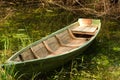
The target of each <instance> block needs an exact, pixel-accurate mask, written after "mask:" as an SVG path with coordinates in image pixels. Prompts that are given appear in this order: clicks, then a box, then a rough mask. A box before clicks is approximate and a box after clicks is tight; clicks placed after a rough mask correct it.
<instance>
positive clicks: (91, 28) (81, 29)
mask: <svg viewBox="0 0 120 80" xmlns="http://www.w3.org/2000/svg"><path fill="white" fill-rule="evenodd" d="M96 29H97V26H79V27H76V28H74V29H72V31H73V32H74V31H75V32H88V33H93V32H95V31H96Z"/></svg>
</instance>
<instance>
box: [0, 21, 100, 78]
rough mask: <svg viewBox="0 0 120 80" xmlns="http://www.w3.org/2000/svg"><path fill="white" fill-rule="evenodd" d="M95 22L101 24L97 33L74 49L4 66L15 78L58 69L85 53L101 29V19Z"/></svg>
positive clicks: (8, 63) (9, 62) (28, 76)
mask: <svg viewBox="0 0 120 80" xmlns="http://www.w3.org/2000/svg"><path fill="white" fill-rule="evenodd" d="M94 22H95V24H99V25H98V31H97V32H96V34H95V35H94V36H93V37H92V38H91V39H90V40H89V41H88V42H86V43H85V44H84V45H82V46H80V47H78V48H75V49H73V50H70V51H69V52H67V53H64V54H60V55H56V56H53V57H47V58H41V59H33V60H28V61H23V62H12V61H9V60H8V62H7V63H6V64H3V66H2V67H3V68H4V69H5V70H6V71H7V72H8V73H9V74H11V75H12V76H14V77H15V78H26V79H27V78H31V77H32V76H34V75H39V74H41V73H45V72H48V71H53V70H54V69H56V68H57V67H59V66H61V65H63V64H65V63H67V62H68V61H70V60H72V59H73V58H75V57H77V56H79V55H80V54H81V53H83V51H85V49H86V48H87V47H89V46H90V44H91V43H92V41H93V40H94V39H95V38H96V36H97V35H98V33H99V31H100V26H101V24H100V20H96V21H94ZM75 24H76V22H75V23H73V24H71V25H69V26H67V27H65V28H63V29H61V30H59V31H56V32H54V33H53V34H51V35H49V36H47V37H45V38H44V39H42V40H39V41H37V42H35V43H33V44H31V45H29V46H28V47H26V48H29V47H31V46H33V45H34V44H37V43H38V42H41V41H43V40H45V39H47V38H49V37H51V36H53V35H54V34H56V33H60V32H61V31H62V30H65V29H66V28H69V27H71V26H73V25H75ZM21 51H24V49H22V50H21ZM21 51H19V52H18V53H16V54H15V55H13V56H12V58H13V57H14V56H17V54H19V53H20V52H21Z"/></svg>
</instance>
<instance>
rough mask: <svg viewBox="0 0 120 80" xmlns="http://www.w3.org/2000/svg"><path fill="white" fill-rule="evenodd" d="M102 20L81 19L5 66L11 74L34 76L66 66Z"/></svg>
mask: <svg viewBox="0 0 120 80" xmlns="http://www.w3.org/2000/svg"><path fill="white" fill-rule="evenodd" d="M100 26H101V23H100V20H99V19H82V18H81V19H79V20H78V21H77V22H75V23H73V24H71V25H69V26H67V27H64V28H62V29H60V30H58V31H56V32H54V33H52V34H50V35H48V36H47V37H44V38H43V39H41V40H38V41H36V42H34V43H32V44H30V45H28V46H27V47H26V48H24V49H22V50H20V51H18V52H17V53H15V54H14V55H13V56H11V57H10V58H9V59H8V61H7V62H6V64H4V65H3V67H4V68H5V69H6V71H7V72H8V73H9V74H14V75H16V76H17V77H19V76H21V75H22V76H24V77H27V76H29V75H30V76H31V75H33V74H38V73H41V72H47V71H50V70H53V69H55V68H56V67H58V66H60V65H63V64H65V63H66V62H68V61H70V60H71V59H73V58H74V57H76V56H78V55H79V54H80V53H82V52H83V51H84V50H85V49H86V48H87V47H88V46H89V45H90V44H91V42H92V41H93V40H94V39H95V37H96V36H97V34H98V33H99V31H100Z"/></svg>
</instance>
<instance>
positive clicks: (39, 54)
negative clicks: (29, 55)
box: [31, 42, 50, 58]
mask: <svg viewBox="0 0 120 80" xmlns="http://www.w3.org/2000/svg"><path fill="white" fill-rule="evenodd" d="M31 51H32V52H33V55H34V56H35V57H36V58H44V57H46V56H47V55H48V54H50V53H49V52H48V50H47V49H46V47H45V46H44V44H43V43H42V42H41V43H39V44H37V45H34V46H33V47H31Z"/></svg>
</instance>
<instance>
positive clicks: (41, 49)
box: [12, 26, 98, 62]
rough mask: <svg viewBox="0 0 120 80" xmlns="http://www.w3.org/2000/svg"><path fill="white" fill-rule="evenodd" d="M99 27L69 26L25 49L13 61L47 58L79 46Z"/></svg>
mask: <svg viewBox="0 0 120 80" xmlns="http://www.w3.org/2000/svg"><path fill="white" fill-rule="evenodd" d="M97 29H98V28H97V27H96V26H93V27H88V26H87V27H82V28H80V27H78V26H77V27H74V28H67V29H66V30H64V31H62V32H61V33H58V34H55V35H54V36H52V37H50V38H48V39H46V40H44V41H42V42H39V43H38V44H36V45H33V46H32V47H30V48H28V49H25V50H24V51H23V52H21V53H20V54H19V55H18V56H16V58H14V59H12V61H16V62H21V61H26V60H32V59H39V58H47V57H51V56H55V55H59V54H65V53H66V52H68V51H70V50H72V49H75V48H78V47H80V46H81V45H83V44H84V43H86V42H87V41H89V40H90V39H91V38H92V37H93V36H94V35H95V33H96V31H97Z"/></svg>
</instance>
